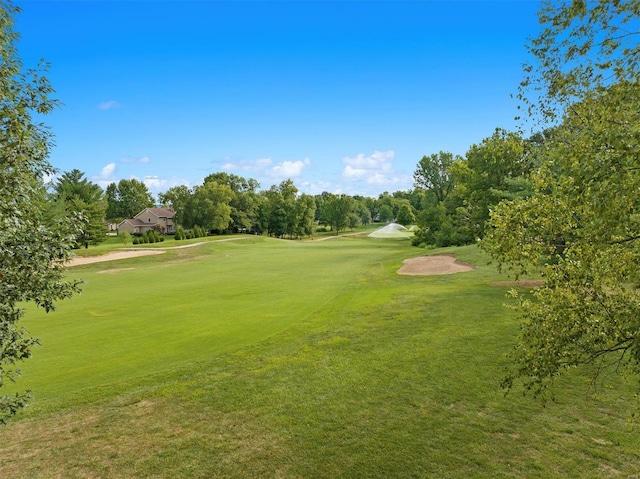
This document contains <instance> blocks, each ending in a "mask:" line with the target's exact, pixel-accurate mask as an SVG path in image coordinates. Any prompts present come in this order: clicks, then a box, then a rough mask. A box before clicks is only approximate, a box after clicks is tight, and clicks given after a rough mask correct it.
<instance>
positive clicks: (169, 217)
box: [118, 208, 176, 234]
mask: <svg viewBox="0 0 640 479" xmlns="http://www.w3.org/2000/svg"><path fill="white" fill-rule="evenodd" d="M175 215H176V213H175V211H173V210H172V209H171V208H145V209H144V210H142V211H141V212H140V213H138V214H137V215H135V216H134V217H133V218H130V219H126V220H124V221H122V222H120V223H118V232H119V233H121V232H123V231H127V232H128V233H131V234H143V233H145V232H147V231H149V230H153V229H154V230H156V231H158V232H159V233H162V234H173V233H175V232H176V225H175V223H174V222H173V217H174V216H175Z"/></svg>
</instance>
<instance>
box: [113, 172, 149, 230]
mask: <svg viewBox="0 0 640 479" xmlns="http://www.w3.org/2000/svg"><path fill="white" fill-rule="evenodd" d="M106 196H107V210H106V216H107V219H108V220H110V221H121V220H123V219H126V218H133V217H134V216H135V215H137V214H138V213H140V212H141V211H142V210H144V209H145V208H151V207H153V206H154V205H155V201H154V199H153V196H152V195H151V192H150V191H149V189H148V188H147V185H145V184H144V183H143V182H142V181H138V180H136V179H135V178H133V179H131V180H120V181H119V182H118V184H117V185H116V184H115V183H111V184H110V185H109V186H108V187H107V191H106Z"/></svg>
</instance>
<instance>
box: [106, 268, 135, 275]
mask: <svg viewBox="0 0 640 479" xmlns="http://www.w3.org/2000/svg"><path fill="white" fill-rule="evenodd" d="M132 269H133V268H113V269H105V270H103V271H98V274H116V273H119V272H121V271H131V270H132Z"/></svg>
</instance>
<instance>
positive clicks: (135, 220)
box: [118, 218, 153, 226]
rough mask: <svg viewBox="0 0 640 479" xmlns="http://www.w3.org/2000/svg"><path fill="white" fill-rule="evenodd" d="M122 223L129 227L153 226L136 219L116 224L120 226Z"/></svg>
mask: <svg viewBox="0 0 640 479" xmlns="http://www.w3.org/2000/svg"><path fill="white" fill-rule="evenodd" d="M123 223H129V224H130V225H131V226H153V225H152V224H151V223H145V222H144V221H142V220H139V219H138V218H129V219H126V220H124V221H122V222H120V223H118V226H120V225H121V224H123Z"/></svg>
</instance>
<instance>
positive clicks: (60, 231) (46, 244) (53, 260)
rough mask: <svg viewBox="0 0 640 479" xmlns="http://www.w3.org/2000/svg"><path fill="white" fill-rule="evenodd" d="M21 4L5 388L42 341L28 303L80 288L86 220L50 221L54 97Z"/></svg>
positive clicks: (1, 19)
mask: <svg viewBox="0 0 640 479" xmlns="http://www.w3.org/2000/svg"><path fill="white" fill-rule="evenodd" d="M18 12H19V9H18V8H17V7H15V6H14V5H13V4H12V3H10V2H6V1H2V2H0V387H2V386H5V385H6V383H7V382H13V381H15V380H16V378H17V377H18V376H19V374H20V371H19V369H17V364H18V363H19V362H21V361H23V360H25V359H27V358H30V357H31V348H32V347H33V346H34V345H36V344H38V341H37V339H34V338H32V337H30V336H29V334H28V333H27V331H26V330H25V329H24V328H22V327H21V326H20V319H21V318H22V317H23V316H24V305H25V304H26V303H28V302H32V303H34V304H36V305H37V306H40V307H42V308H44V309H45V310H46V311H51V310H52V309H54V305H55V302H56V301H57V300H59V299H62V298H67V297H69V296H71V295H72V294H73V293H74V292H77V291H78V284H77V283H76V282H69V281H66V280H65V278H64V263H65V261H67V260H68V259H69V257H70V250H71V247H72V245H73V244H74V243H75V241H76V235H77V234H78V233H79V231H80V229H81V227H82V226H83V225H82V221H78V219H77V218H74V217H71V218H63V219H60V220H57V221H47V219H46V215H45V209H46V201H45V189H44V187H43V185H42V179H43V177H44V176H45V175H50V174H52V173H53V169H52V167H51V166H50V164H49V162H48V160H47V158H48V156H49V151H50V148H51V133H50V132H49V131H48V130H47V128H46V127H44V126H42V125H41V124H40V123H35V122H34V121H33V116H34V115H38V116H39V115H44V114H47V113H50V112H51V110H52V109H53V108H54V107H55V105H56V102H55V101H54V100H52V99H50V98H49V96H50V95H51V93H52V92H53V89H52V88H51V86H50V84H49V82H48V81H47V79H46V77H45V76H44V73H45V72H46V66H45V65H41V68H40V69H37V70H28V71H24V70H23V67H22V62H21V60H20V58H19V56H18V51H17V48H16V40H17V34H16V33H15V32H14V29H13V25H14V17H15V15H16V14H17V13H18ZM28 397H29V394H28V391H27V392H24V393H16V394H15V395H12V396H8V395H5V396H2V397H0V422H5V421H6V420H7V419H9V418H10V417H11V416H12V415H13V414H15V413H16V412H17V411H18V410H19V409H20V408H22V407H23V406H24V405H25V404H26V402H27V400H28Z"/></svg>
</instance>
